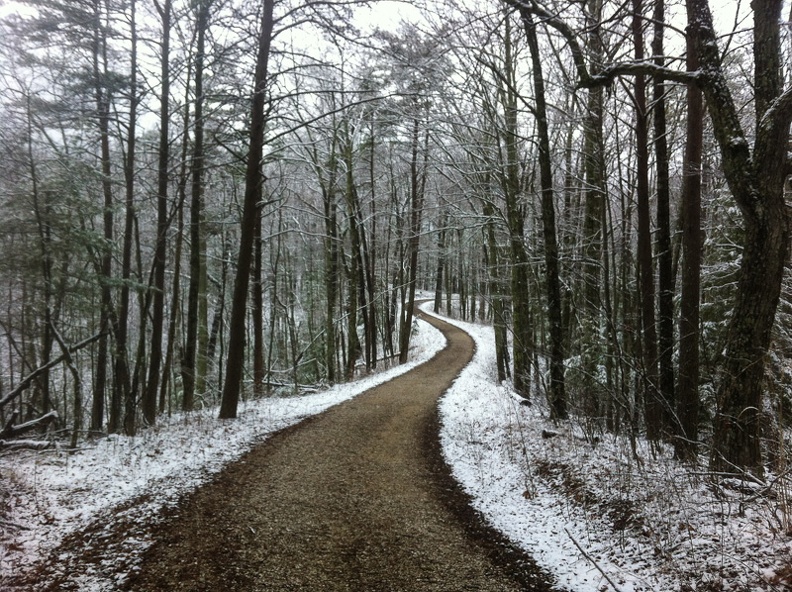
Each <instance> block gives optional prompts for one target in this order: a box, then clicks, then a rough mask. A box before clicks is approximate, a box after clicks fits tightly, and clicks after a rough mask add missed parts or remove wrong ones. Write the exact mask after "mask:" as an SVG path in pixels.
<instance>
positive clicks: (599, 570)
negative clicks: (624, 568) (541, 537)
mask: <svg viewBox="0 0 792 592" xmlns="http://www.w3.org/2000/svg"><path fill="white" fill-rule="evenodd" d="M564 532H566V533H567V536H568V537H569V538H570V539H571V540H572V542H573V543H575V546H576V547H577V548H578V551H580V552H581V553H582V554H583V557H585V558H586V559H588V560H589V561H590V562H591V565H593V566H594V567H596V568H597V571H598V572H600V573H601V574H602V577H603V578H605V579H606V580H608V583H609V584H610V585H611V586H613V589H614V590H616V592H622V589H621V588H619V587H618V586H617V585H616V584H615V583H614V582H613V580H611V579H610V577H609V576H608V574H606V573H605V570H604V569H602V568H601V567H600V566H599V564H597V562H596V561H594V558H593V557H592V556H591V555H589V554H588V553H586V551H585V550H584V549H583V547H581V546H580V543H578V542H577V541H576V540H575V537H573V536H572V533H571V532H569V529H568V528H565V529H564Z"/></svg>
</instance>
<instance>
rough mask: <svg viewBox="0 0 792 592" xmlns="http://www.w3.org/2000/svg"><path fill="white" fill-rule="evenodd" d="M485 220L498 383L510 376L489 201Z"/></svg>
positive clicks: (497, 262) (498, 256)
mask: <svg viewBox="0 0 792 592" xmlns="http://www.w3.org/2000/svg"><path fill="white" fill-rule="evenodd" d="M483 213H484V217H485V218H486V220H487V221H486V230H485V232H486V235H487V248H486V254H485V256H486V263H487V268H488V270H489V295H490V302H491V306H492V326H493V329H494V331H495V361H496V366H497V369H498V382H499V383H500V382H503V381H504V380H506V379H507V378H509V376H510V372H509V341H508V331H507V327H508V322H507V318H506V303H505V302H504V292H505V290H504V285H503V280H502V279H501V277H500V261H499V259H500V253H499V250H498V241H497V239H496V238H495V221H494V213H495V208H494V207H493V206H492V203H490V202H489V201H484V209H483Z"/></svg>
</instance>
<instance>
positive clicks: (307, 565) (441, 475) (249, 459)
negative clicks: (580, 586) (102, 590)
mask: <svg viewBox="0 0 792 592" xmlns="http://www.w3.org/2000/svg"><path fill="white" fill-rule="evenodd" d="M424 318H425V320H427V321H428V322H430V323H432V324H433V325H435V326H436V327H438V328H439V329H440V330H441V331H442V332H443V333H444V334H445V336H446V338H447V340H448V345H447V347H446V348H445V349H443V350H442V351H441V352H440V353H438V354H437V356H435V357H434V358H433V359H432V360H430V361H429V362H427V363H425V364H423V365H422V366H419V367H417V368H415V369H414V370H412V371H410V372H408V373H407V374H404V375H402V376H400V377H398V378H396V379H394V380H392V381H390V382H387V383H385V384H383V385H381V386H379V387H376V388H374V389H372V390H370V391H367V392H366V393H364V394H362V395H359V396H358V397H356V398H355V399H353V400H351V401H348V402H346V403H343V404H341V405H339V406H337V407H334V408H332V409H330V410H328V411H327V412H325V413H323V414H321V415H319V416H315V417H313V418H311V419H308V420H306V421H304V422H302V423H300V424H298V425H297V426H294V427H292V428H289V429H286V430H284V431H282V432H280V433H278V434H276V435H274V436H273V437H271V438H270V439H269V440H267V441H266V442H264V443H263V444H262V445H260V446H258V447H256V448H254V449H253V450H252V451H250V452H249V453H247V454H246V455H245V456H243V457H242V458H241V459H240V460H239V461H237V462H235V463H232V464H231V465H229V466H228V467H227V468H226V469H224V470H223V471H222V472H221V473H219V474H218V475H217V477H215V478H214V479H213V480H212V481H211V482H209V483H208V484H206V485H204V486H202V487H201V488H199V489H198V490H197V491H195V492H194V493H192V494H191V495H189V496H187V497H186V498H185V499H183V500H182V502H181V503H180V504H179V506H178V507H177V508H175V509H171V510H169V511H168V515H167V516H164V517H162V516H160V517H158V518H157V520H156V527H153V526H152V527H150V528H145V527H143V530H144V531H147V532H145V534H146V536H145V537H144V538H149V537H153V539H154V543H153V544H152V545H151V546H150V547H149V548H148V550H147V551H146V552H145V555H144V559H143V562H142V564H141V565H139V566H137V565H136V566H134V573H135V575H134V576H132V577H131V578H129V579H126V578H124V579H123V580H119V586H118V587H117V588H114V589H118V590H130V591H134V592H149V591H151V592H153V591H164V590H174V591H177V590H185V591H186V590H189V591H230V592H247V591H254V590H256V591H265V590H266V591H282V590H295V591H311V592H320V591H336V590H338V591H341V590H350V591H361V592H363V591H372V592H397V591H404V592H420V591H444V592H456V591H466V590H469V591H481V592H488V591H496V590H497V591H516V590H531V591H545V590H547V591H549V590H551V588H550V586H549V585H548V584H547V583H546V582H547V580H546V577H545V575H544V574H542V573H541V572H540V571H539V570H538V569H537V568H536V566H535V564H534V563H533V562H532V560H531V559H530V558H529V557H528V556H526V555H525V554H524V553H522V552H520V551H519V550H518V549H516V548H515V547H514V546H513V545H511V544H510V543H508V541H506V540H504V539H503V538H501V537H499V535H498V534H497V533H496V532H495V531H493V530H491V529H489V528H488V527H487V526H486V525H484V524H483V522H482V521H481V519H480V517H479V516H478V515H477V514H476V513H475V512H474V511H472V510H471V509H470V506H469V504H468V500H467V498H466V496H465V494H464V493H462V492H461V491H460V490H459V488H458V487H457V485H456V482H455V481H454V480H453V478H452V477H451V475H450V472H449V469H448V467H447V466H446V465H445V463H444V461H443V458H442V453H441V450H440V445H439V441H438V435H437V434H438V419H437V399H438V397H439V396H441V395H442V394H443V393H444V392H445V391H446V389H448V387H449V386H450V385H451V383H452V382H453V380H454V379H455V378H456V376H457V375H458V374H459V372H460V370H461V369H462V368H463V367H464V366H465V365H466V364H467V363H468V362H469V361H470V359H471V357H472V356H473V352H474V344H473V341H472V340H471V338H470V337H469V336H468V335H467V334H466V333H464V332H463V331H461V330H460V329H457V328H455V327H453V326H452V325H449V324H447V323H444V322H442V321H440V320H437V319H433V318H431V317H426V316H425V317H424ZM121 524H123V522H122V523H121ZM135 529H138V530H139V529H141V525H140V521H139V520H135V521H134V522H133V521H129V522H128V523H127V528H123V527H119V528H114V529H113V531H114V533H115V536H113V537H111V538H112V539H115V540H113V541H108V542H107V543H104V544H100V545H96V544H94V543H85V542H84V540H88V538H89V537H87V536H78V537H75V539H74V540H72V541H71V543H72V544H74V545H85V546H86V549H88V551H86V553H79V552H78V553H76V556H78V557H79V559H78V560H76V562H73V563H72V564H71V565H69V566H68V567H67V566H62V569H64V568H65V571H69V572H71V573H72V574H74V572H75V570H79V569H80V565H79V563H80V562H82V561H91V562H93V563H94V564H99V563H101V564H103V565H107V564H108V563H109V562H111V561H112V558H111V557H112V556H111V557H108V556H107V555H106V553H107V551H105V552H100V553H99V554H98V555H97V550H96V547H97V546H99V547H104V546H105V544H109V546H110V547H116V548H123V547H124V546H125V545H126V544H129V543H128V541H129V540H132V539H134V537H135V536H136V535H135ZM93 538H95V537H93ZM67 544H69V543H68V542H67ZM102 555H105V557H104V559H103V558H102V557H101V556H102ZM53 556H54V555H53ZM116 556H117V555H116ZM108 559H109V561H108ZM122 582H123V583H122ZM55 586H56V587H54V588H53V587H49V588H45V589H46V590H54V589H60V590H65V589H79V587H76V588H73V587H70V586H66V587H62V586H57V584H56V585H55ZM15 589H16V588H15Z"/></svg>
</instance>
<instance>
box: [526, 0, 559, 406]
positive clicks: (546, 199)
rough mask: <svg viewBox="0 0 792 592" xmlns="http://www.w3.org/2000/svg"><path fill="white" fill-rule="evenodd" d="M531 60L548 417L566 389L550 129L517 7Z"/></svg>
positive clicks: (531, 41)
mask: <svg viewBox="0 0 792 592" xmlns="http://www.w3.org/2000/svg"><path fill="white" fill-rule="evenodd" d="M521 15H522V19H523V24H524V25H525V34H526V37H527V38H528V46H529V48H530V50H531V64H532V70H533V80H534V94H535V101H536V125H537V135H538V140H539V178H540V180H539V182H540V185H541V189H542V200H541V201H542V230H543V238H544V256H545V257H544V258H545V283H546V285H547V316H548V320H549V324H550V393H549V400H550V416H551V419H564V418H566V417H567V401H566V390H565V386H564V332H563V325H562V318H561V317H562V315H561V310H562V306H563V305H562V301H561V282H560V280H559V256H558V239H557V237H556V222H555V194H554V191H553V170H552V162H551V155H550V133H549V130H548V125H547V104H546V100H545V87H544V75H543V73H542V56H541V54H540V53H539V42H538V39H537V35H536V25H535V24H534V22H533V17H532V15H531V13H530V12H529V11H527V10H522V11H521Z"/></svg>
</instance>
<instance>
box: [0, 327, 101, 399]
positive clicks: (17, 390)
mask: <svg viewBox="0 0 792 592" xmlns="http://www.w3.org/2000/svg"><path fill="white" fill-rule="evenodd" d="M102 335H103V334H102V333H97V334H96V335H94V336H93V337H89V338H88V339H84V340H83V341H81V342H80V343H77V344H75V345H73V346H71V347H70V348H68V352H69V353H70V354H71V353H74V352H76V351H77V350H80V349H82V348H84V347H86V346H88V345H90V344H92V343H93V342H94V341H97V340H98V339H99V338H100V337H101V336H102ZM65 359H66V354H61V355H59V356H58V357H57V358H54V359H52V360H50V361H49V362H47V363H46V364H44V365H43V366H40V367H38V368H36V369H35V370H33V372H31V373H30V374H28V375H27V376H26V377H25V378H23V379H22V382H20V383H19V384H18V385H16V387H14V388H13V389H12V390H11V391H9V392H8V393H7V394H6V395H5V396H4V397H3V398H2V399H0V409H2V408H3V407H5V406H6V405H8V404H9V403H10V402H11V401H13V400H14V399H16V398H17V397H18V396H19V395H21V394H22V393H23V392H25V391H26V390H27V389H28V388H29V387H30V385H31V384H32V383H33V381H34V380H35V379H36V378H38V377H39V376H41V375H42V374H43V373H44V372H46V371H47V370H49V369H50V368H52V367H54V366H57V365H58V364H60V363H61V362H62V361H63V360H65Z"/></svg>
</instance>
